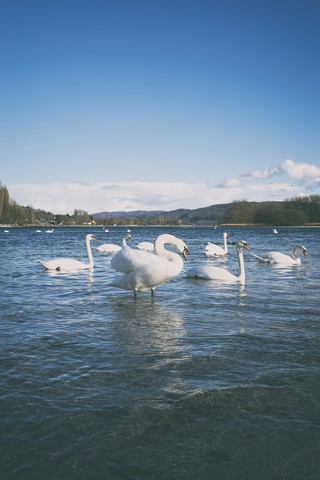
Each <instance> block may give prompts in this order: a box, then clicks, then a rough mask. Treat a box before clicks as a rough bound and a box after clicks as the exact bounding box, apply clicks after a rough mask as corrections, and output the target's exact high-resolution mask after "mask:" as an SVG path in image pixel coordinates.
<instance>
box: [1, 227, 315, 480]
mask: <svg viewBox="0 0 320 480" xmlns="http://www.w3.org/2000/svg"><path fill="white" fill-rule="evenodd" d="M126 230H127V229H126V228H121V227H114V228H111V229H110V232H109V233H108V234H106V233H105V232H104V231H103V230H102V229H101V228H92V229H91V228H89V229H88V228H56V229H55V230H54V232H53V234H46V233H45V230H43V231H42V232H41V233H37V232H36V229H33V228H23V229H19V228H17V229H9V232H8V233H4V230H3V229H0V244H1V253H0V255H1V292H0V299H1V302H0V316H1V322H0V335H1V337H0V346H1V357H0V362H1V373H2V374H1V380H0V388H1V397H0V402H1V403H0V405H1V409H0V416H1V417H0V418H1V452H2V454H1V457H0V467H1V476H2V478H3V479H8V480H9V479H10V480H18V479H19V480H20V479H26V480H29V479H41V480H43V479H46V480H50V479H61V480H62V479H68V480H73V479H75V480H76V479H77V480H79V479H80V480H82V479H91V480H95V479H99V480H101V479H104V478H107V479H111V480H113V479H148V480H150V479H156V480H158V479H168V478H170V479H171V478H172V479H184V480H189V479H190V480H191V479H193V480H194V479H201V480H202V479H208V478H217V479H222V478H223V479H224V480H229V479H244V480H251V479H258V478H259V479H260V480H261V479H268V480H269V479H281V480H282V479H290V480H291V479H304V480H305V479H317V478H320V421H319V406H320V395H319V394H320V387H319V380H320V379H319V366H320V358H319V334H320V327H319V319H320V316H319V313H320V301H319V286H320V253H319V236H320V230H319V229H315V228H284V227H283V228H281V227H280V228H278V232H279V234H278V235H275V234H273V233H272V228H258V227H255V228H249V227H243V228H236V227H234V228H231V227H230V228H227V229H226V231H227V232H228V236H229V238H228V241H229V242H231V243H230V245H229V255H228V256H227V258H225V259H208V258H207V257H205V256H204V254H203V252H204V248H205V245H206V242H207V241H208V240H210V241H212V242H214V243H218V244H220V245H222V244H223V240H222V232H223V230H222V229H221V228H218V229H216V230H215V229H213V228H166V229H165V228H156V227H154V228H153V227H149V228H142V227H131V235H132V238H133V242H134V243H136V244H137V243H139V242H140V241H145V240H148V241H153V240H154V239H155V238H156V236H157V235H158V234H159V233H164V232H168V233H173V234H175V235H176V236H178V237H179V238H182V239H183V240H184V241H185V242H186V244H187V245H188V248H189V251H188V257H189V260H188V262H187V264H186V265H185V268H186V269H187V267H189V266H191V265H201V264H206V265H220V266H225V267H227V268H228V269H229V270H230V271H232V272H233V273H237V271H238V267H237V258H236V253H235V246H234V244H233V243H234V242H236V241H237V240H239V239H244V240H246V241H247V243H248V245H249V247H250V248H251V250H252V251H253V252H254V253H256V254H262V253H264V252H267V251H270V250H279V251H282V252H284V253H290V252H291V251H292V248H293V247H294V246H295V245H298V244H303V245H305V247H306V248H307V250H308V256H307V257H304V258H302V263H301V265H300V266H295V267H286V268H275V267H273V266H270V265H259V264H258V263H257V261H256V259H254V258H253V257H252V256H251V255H250V253H249V252H245V253H244V257H245V268H246V284H245V286H244V288H241V287H239V286H238V285H236V284H235V285H232V284H231V285H221V284H218V283H216V282H213V281H206V280H193V279H187V278H185V276H184V274H183V273H181V274H180V275H179V276H178V277H176V278H175V279H173V280H171V281H169V282H167V283H165V284H163V285H161V286H159V287H157V289H156V294H155V296H154V297H152V296H151V295H150V293H149V292H145V293H142V294H139V295H138V296H137V298H134V296H133V293H131V292H127V291H122V290H119V289H115V288H112V287H110V286H109V285H108V284H109V283H110V282H111V280H112V279H113V278H114V276H115V273H114V272H113V271H112V269H111V267H110V259H111V257H110V256H108V255H105V254H101V253H99V252H98V251H96V250H94V251H93V255H94V260H95V268H94V271H93V272H92V273H88V272H85V271H84V272H78V273H75V274H63V273H59V272H57V273H54V274H52V273H48V272H46V271H44V269H43V267H42V266H41V265H40V264H39V263H38V262H37V259H38V258H40V259H42V260H49V259H50V258H55V257H58V256H71V257H74V258H78V259H79V260H83V261H86V250H85V243H84V238H85V235H86V233H88V232H90V233H94V234H95V236H96V238H97V240H98V242H97V243H98V244H102V243H107V242H108V243H109V242H110V243H117V244H120V243H121V240H122V237H123V236H124V235H125V233H126Z"/></svg>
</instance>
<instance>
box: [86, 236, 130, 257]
mask: <svg viewBox="0 0 320 480" xmlns="http://www.w3.org/2000/svg"><path fill="white" fill-rule="evenodd" d="M126 240H129V242H131V236H130V235H126V236H125V237H123V240H122V244H123V245H126ZM93 248H95V249H96V250H98V251H99V252H102V253H117V252H120V250H121V248H122V247H121V246H120V245H116V244H115V243H104V244H102V245H99V247H93Z"/></svg>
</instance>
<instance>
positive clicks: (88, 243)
mask: <svg viewBox="0 0 320 480" xmlns="http://www.w3.org/2000/svg"><path fill="white" fill-rule="evenodd" d="M86 246H87V252H88V258H89V267H93V256H92V251H91V245H90V239H89V238H86Z"/></svg>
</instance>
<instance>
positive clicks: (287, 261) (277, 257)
mask: <svg viewBox="0 0 320 480" xmlns="http://www.w3.org/2000/svg"><path fill="white" fill-rule="evenodd" d="M298 250H301V252H302V253H303V254H304V255H307V249H306V247H304V246H303V245H298V246H296V247H294V249H293V250H292V257H290V255H285V254H284V253H281V252H269V253H266V254H264V255H262V256H261V257H260V256H258V255H255V254H254V253H251V255H253V256H254V257H255V258H257V259H258V260H259V262H260V263H278V264H279V263H281V264H282V265H300V263H301V258H300V257H298V255H297V252H298Z"/></svg>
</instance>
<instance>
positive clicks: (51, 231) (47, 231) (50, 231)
mask: <svg viewBox="0 0 320 480" xmlns="http://www.w3.org/2000/svg"><path fill="white" fill-rule="evenodd" d="M53 230H54V229H53V228H51V230H46V233H53Z"/></svg>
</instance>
